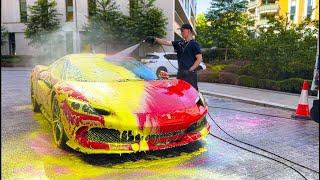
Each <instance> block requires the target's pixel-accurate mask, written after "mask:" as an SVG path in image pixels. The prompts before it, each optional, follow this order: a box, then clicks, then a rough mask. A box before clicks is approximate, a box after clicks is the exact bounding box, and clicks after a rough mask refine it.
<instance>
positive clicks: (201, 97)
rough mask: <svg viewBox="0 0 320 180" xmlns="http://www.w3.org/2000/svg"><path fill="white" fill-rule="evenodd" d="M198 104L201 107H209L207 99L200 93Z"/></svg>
mask: <svg viewBox="0 0 320 180" xmlns="http://www.w3.org/2000/svg"><path fill="white" fill-rule="evenodd" d="M196 103H197V104H198V105H201V106H206V105H207V102H206V99H205V98H204V97H203V95H202V94H201V93H200V92H199V93H198V97H197V99H196Z"/></svg>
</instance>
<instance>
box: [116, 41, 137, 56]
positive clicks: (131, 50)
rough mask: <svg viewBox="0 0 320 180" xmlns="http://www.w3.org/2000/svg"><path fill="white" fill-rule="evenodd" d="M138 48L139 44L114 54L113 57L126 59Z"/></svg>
mask: <svg viewBox="0 0 320 180" xmlns="http://www.w3.org/2000/svg"><path fill="white" fill-rule="evenodd" d="M139 46H140V43H138V44H135V45H133V46H130V47H128V48H126V49H124V50H122V51H120V52H118V53H116V54H114V55H113V56H116V57H127V56H130V55H131V54H132V53H133V51H135V50H136V49H137V48H138V47H139Z"/></svg>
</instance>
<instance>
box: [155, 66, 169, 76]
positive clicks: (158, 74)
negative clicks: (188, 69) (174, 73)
mask: <svg viewBox="0 0 320 180" xmlns="http://www.w3.org/2000/svg"><path fill="white" fill-rule="evenodd" d="M160 71H164V72H168V70H167V68H166V67H163V66H161V67H159V68H158V69H157V76H158V78H160Z"/></svg>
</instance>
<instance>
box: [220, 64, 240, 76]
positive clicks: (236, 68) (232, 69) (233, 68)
mask: <svg viewBox="0 0 320 180" xmlns="http://www.w3.org/2000/svg"><path fill="white" fill-rule="evenodd" d="M240 68H241V67H240V66H237V65H234V64H229V65H226V66H225V67H224V68H223V70H224V71H226V72H230V73H235V74H238V72H239V71H240Z"/></svg>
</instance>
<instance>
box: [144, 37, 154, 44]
mask: <svg viewBox="0 0 320 180" xmlns="http://www.w3.org/2000/svg"><path fill="white" fill-rule="evenodd" d="M144 41H145V42H147V43H149V44H154V43H155V42H156V38H155V37H154V36H148V37H147V38H146V39H145V40H144Z"/></svg>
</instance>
